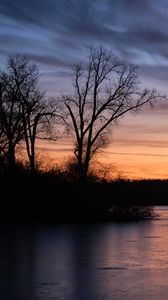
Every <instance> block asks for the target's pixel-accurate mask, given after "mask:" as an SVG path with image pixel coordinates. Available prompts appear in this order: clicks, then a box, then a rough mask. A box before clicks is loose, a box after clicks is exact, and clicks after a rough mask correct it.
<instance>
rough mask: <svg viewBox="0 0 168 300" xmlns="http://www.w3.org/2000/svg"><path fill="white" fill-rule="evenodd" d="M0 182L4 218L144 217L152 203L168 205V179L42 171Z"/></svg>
mask: <svg viewBox="0 0 168 300" xmlns="http://www.w3.org/2000/svg"><path fill="white" fill-rule="evenodd" d="M0 182H1V210H0V217H1V219H6V218H8V219H14V220H25V219H27V220H32V221H33V220H41V221H43V222H50V221H51V222H60V221H92V220H93V221H106V220H107V221H110V220H112V219H115V220H117V219H118V220H120V219H127V218H128V219H143V218H148V217H151V216H152V208H151V207H152V206H156V205H168V180H163V181H161V180H143V181H129V180H127V181H126V180H118V181H111V182H107V181H102V182H99V181H95V182H93V181H90V182H87V183H83V184H82V183H79V182H71V181H67V180H65V179H64V178H61V177H59V176H56V175H53V174H47V173H41V174H40V173H39V174H35V175H34V176H32V175H30V174H17V175H15V176H1V177H0ZM149 207H150V208H149ZM114 208H115V209H114Z"/></svg>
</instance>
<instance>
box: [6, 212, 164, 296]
mask: <svg viewBox="0 0 168 300" xmlns="http://www.w3.org/2000/svg"><path fill="white" fill-rule="evenodd" d="M155 210H156V212H157V213H158V214H159V215H160V217H159V218H157V219H156V220H148V221H140V222H130V223H129V222H128V223H127V222H125V223H102V224H59V225H45V226H44V225H34V226H30V225H22V226H21V225H12V224H8V225H5V224H3V225H2V224H1V225H0V241H1V242H0V299H1V300H51V299H52V300H56V299H60V300H93V299H95V300H115V299H117V300H121V299H126V300H127V299H129V300H132V299H135V300H136V299H141V300H142V299H143V300H147V299H148V300H149V299H153V300H158V299H159V300H162V299H165V300H167V299H168V207H162V208H161V207H157V208H155Z"/></svg>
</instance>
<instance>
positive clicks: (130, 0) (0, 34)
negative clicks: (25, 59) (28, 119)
mask: <svg viewBox="0 0 168 300" xmlns="http://www.w3.org/2000/svg"><path fill="white" fill-rule="evenodd" d="M167 9H168V3H167V1H166V0H162V5H160V4H159V3H158V1H157V0H143V1H141V0H118V1H111V0H80V2H79V1H78V0H57V1H54V0H43V1H39V0H37V1H34V0H29V1H26V0H15V1H13V0H1V1H0V38H1V50H0V60H4V54H5V53H6V55H7V54H11V52H12V51H13V52H20V53H25V54H27V55H28V56H30V57H31V58H32V59H33V60H34V61H36V62H37V63H38V64H39V65H40V68H42V71H43V69H44V65H47V66H48V68H52V67H53V66H54V67H57V68H58V74H59V72H60V74H61V72H65V68H67V69H69V68H70V67H71V64H72V63H73V62H74V61H75V60H80V59H81V58H83V56H84V55H86V46H87V45H89V44H91V43H93V42H95V43H98V44H100V43H102V44H105V46H107V47H109V48H113V50H114V52H115V53H116V54H117V55H119V56H120V58H121V59H124V60H125V61H127V62H133V63H135V64H137V65H140V66H141V76H142V73H143V72H144V76H145V80H146V79H148V80H149V81H150V80H153V81H154V82H156V80H157V79H158V82H157V84H158V85H159V83H160V81H161V79H163V80H164V81H165V76H166V67H165V63H166V62H167V61H168V35H167V16H166V13H165V12H166V10H167ZM163 65H164V66H163ZM152 69H153V70H154V72H152ZM68 72H69V70H68ZM160 78H161V79H160Z"/></svg>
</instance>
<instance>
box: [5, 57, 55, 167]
mask: <svg viewBox="0 0 168 300" xmlns="http://www.w3.org/2000/svg"><path fill="white" fill-rule="evenodd" d="M38 78H39V72H38V68H37V66H36V65H35V64H32V63H30V61H29V59H28V58H27V57H26V56H22V55H14V56H11V57H9V59H8V61H7V70H6V72H3V71H1V73H0V152H1V153H2V152H4V153H5V155H6V157H7V163H8V168H9V170H10V171H12V170H14V169H15V149H16V145H18V144H19V143H20V142H21V141H25V143H26V150H27V155H28V158H29V162H30V169H31V171H32V172H34V171H35V141H36V138H45V139H54V140H55V139H56V138H57V137H58V136H57V133H56V131H55V127H54V125H55V120H56V118H57V117H58V105H57V102H56V101H55V100H54V99H48V100H47V99H45V97H44V96H45V93H44V92H41V91H40V89H39V87H38Z"/></svg>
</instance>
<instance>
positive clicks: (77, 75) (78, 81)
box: [63, 46, 161, 180]
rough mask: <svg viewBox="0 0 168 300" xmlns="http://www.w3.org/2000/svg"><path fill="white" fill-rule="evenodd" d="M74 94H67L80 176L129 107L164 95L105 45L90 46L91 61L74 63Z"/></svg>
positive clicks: (66, 100) (81, 177)
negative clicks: (145, 85)
mask: <svg viewBox="0 0 168 300" xmlns="http://www.w3.org/2000/svg"><path fill="white" fill-rule="evenodd" d="M73 88H74V94H73V95H64V96H63V101H64V104H65V108H66V110H67V112H68V115H69V126H70V129H71V130H72V131H73V132H74V134H75V149H74V154H75V156H76V160H77V166H78V176H79V178H80V180H85V179H86V178H87V174H88V169H89V163H90V161H91V159H92V157H93V155H94V154H95V153H96V152H97V151H98V150H100V149H102V148H104V147H105V146H106V145H108V144H109V142H110V133H111V127H112V126H113V125H114V123H115V122H116V121H118V120H119V119H120V118H121V117H122V116H123V115H125V114H126V113H128V112H129V111H134V112H135V111H137V110H138V109H139V108H141V107H142V106H144V105H145V104H147V103H149V104H152V103H153V102H154V101H155V100H157V99H159V98H160V97H161V95H160V94H158V93H157V91H156V90H155V89H153V90H150V89H147V88H145V89H143V88H141V87H140V84H139V81H138V76H137V73H136V67H135V66H134V65H128V64H125V63H123V62H121V61H119V60H118V59H117V58H116V57H115V56H114V55H113V53H112V52H111V51H108V50H106V49H105V48H104V47H102V46H100V47H90V51H89V57H88V61H87V62H85V63H80V64H75V65H74V79H73Z"/></svg>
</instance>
